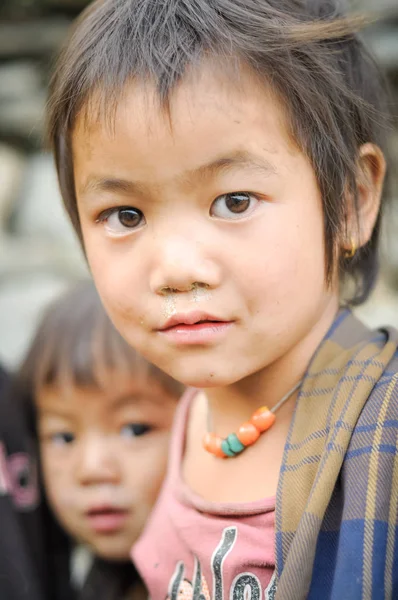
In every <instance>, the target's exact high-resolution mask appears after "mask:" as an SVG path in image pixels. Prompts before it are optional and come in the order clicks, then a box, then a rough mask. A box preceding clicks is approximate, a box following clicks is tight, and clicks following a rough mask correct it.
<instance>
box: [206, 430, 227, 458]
mask: <svg viewBox="0 0 398 600" xmlns="http://www.w3.org/2000/svg"><path fill="white" fill-rule="evenodd" d="M222 441H223V440H222V438H220V437H219V436H218V435H216V434H215V433H206V435H205V436H204V438H203V447H204V449H205V450H207V452H210V454H214V456H218V458H225V456H226V455H225V453H224V452H223V450H222V448H221V444H222Z"/></svg>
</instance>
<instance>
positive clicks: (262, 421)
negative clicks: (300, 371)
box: [203, 380, 302, 458]
mask: <svg viewBox="0 0 398 600" xmlns="http://www.w3.org/2000/svg"><path fill="white" fill-rule="evenodd" d="M301 383H302V380H301V381H299V382H298V383H297V384H296V385H295V386H294V387H293V388H292V389H291V390H290V391H289V392H288V393H287V394H286V395H285V396H283V398H282V399H281V400H280V401H279V402H278V403H277V404H275V406H273V407H272V408H271V410H270V409H269V408H268V407H267V406H262V407H261V408H259V409H258V410H256V411H255V412H254V413H253V414H252V416H251V418H250V419H249V421H246V422H245V423H242V425H241V426H240V427H239V429H238V431H237V433H230V434H229V435H228V436H227V437H226V438H222V437H220V436H218V435H216V434H215V433H211V432H208V433H206V434H205V435H204V437H203V447H204V449H205V450H207V452H210V454H214V456H217V457H218V458H233V457H234V456H238V455H239V454H241V453H242V452H243V451H244V450H246V448H247V447H248V446H252V445H253V444H254V443H255V442H257V440H258V438H259V437H260V435H261V434H262V433H264V432H265V431H267V430H268V429H270V428H271V427H272V425H273V424H274V423H275V420H276V417H275V413H276V412H277V411H278V410H279V409H280V408H281V407H282V406H283V405H284V404H285V402H287V401H288V400H289V398H290V397H291V396H292V395H293V394H294V392H295V391H297V390H298V388H299V387H300V385H301ZM208 429H210V427H208Z"/></svg>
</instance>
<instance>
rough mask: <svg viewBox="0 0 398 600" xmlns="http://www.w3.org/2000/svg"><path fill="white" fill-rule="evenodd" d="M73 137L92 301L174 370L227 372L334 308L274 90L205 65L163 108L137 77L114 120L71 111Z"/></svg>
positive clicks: (311, 186)
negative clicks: (98, 299)
mask: <svg viewBox="0 0 398 600" xmlns="http://www.w3.org/2000/svg"><path fill="white" fill-rule="evenodd" d="M73 148H74V165H75V182H76V191H77V201H78V208H79V214H80V220H81V227H82V232H83V237H84V244H85V248H86V252H87V256H88V260H89V263H90V266H91V270H92V273H93V276H94V279H95V282H96V285H97V287H98V289H99V292H100V294H101V296H102V299H103V301H104V304H105V306H106V308H107V310H108V312H109V314H110V316H111V318H112V319H113V321H114V323H115V325H116V326H117V328H118V329H119V330H120V332H121V333H122V334H123V336H124V337H125V338H126V339H127V340H128V341H129V342H130V343H131V344H132V345H134V346H135V347H136V348H137V349H138V350H139V351H140V352H142V353H143V354H144V355H146V356H147V357H148V358H149V359H150V360H151V361H153V362H154V363H155V364H157V365H158V366H159V367H160V368H162V369H163V370H165V371H166V372H168V373H169V374H171V375H172V376H173V377H175V378H176V379H178V380H180V381H182V382H183V383H185V384H191V385H196V386H198V387H206V386H218V385H228V384H232V383H234V382H237V381H239V380H241V379H243V378H245V377H247V376H248V375H251V374H253V373H256V372H258V371H261V370H262V369H264V368H266V367H267V366H269V365H271V364H275V363H277V362H278V361H279V360H281V359H283V358H284V357H285V358H286V356H288V355H289V353H291V352H292V351H293V350H294V348H297V347H298V346H299V345H300V344H302V345H303V346H304V347H307V348H308V347H310V346H311V343H310V341H309V338H311V336H314V331H315V330H316V328H317V327H319V325H318V324H319V323H321V324H322V323H323V325H320V327H324V325H325V321H327V320H328V319H329V320H331V319H330V315H331V318H333V314H334V312H335V310H336V309H337V304H338V301H337V297H338V294H337V283H334V285H333V286H332V287H331V288H328V287H327V286H326V284H325V254H324V237H323V231H324V219H323V212H322V204H321V197H320V192H319V189H318V185H317V181H316V178H315V174H314V171H313V168H312V166H311V164H310V163H309V161H308V159H307V158H306V156H305V155H304V154H303V153H302V152H301V151H300V150H299V149H298V148H297V147H296V146H295V145H294V143H293V141H292V140H291V138H290V137H289V134H288V131H287V127H286V124H285V118H284V113H283V108H282V105H281V103H280V102H279V101H278V100H277V99H276V97H275V96H274V95H273V94H271V92H269V91H267V90H266V89H264V88H263V87H260V85H259V84H258V83H256V82H255V81H254V79H253V78H251V77H250V76H249V75H244V76H242V79H241V81H240V83H239V87H238V86H236V87H233V86H232V85H231V84H230V83H228V82H226V81H223V80H222V79H221V78H220V77H219V78H217V77H216V76H214V75H211V74H210V73H208V72H207V71H206V70H204V71H203V72H202V73H201V74H200V76H199V75H198V74H197V75H196V78H195V79H194V77H192V80H186V81H185V82H183V83H182V84H181V86H180V87H179V88H178V89H177V90H176V92H175V93H174V95H173V97H172V102H171V120H170V119H169V118H168V116H167V115H166V114H165V113H164V112H162V111H161V110H160V109H159V105H158V103H157V99H156V97H155V95H154V93H152V92H151V90H150V89H148V88H147V89H144V88H143V87H140V86H139V85H138V84H136V85H134V84H131V87H129V88H127V89H126V90H125V94H124V96H123V98H122V100H121V101H120V104H119V106H118V109H117V114H116V121H115V126H114V128H113V129H111V128H109V127H108V128H107V127H106V126H103V124H101V123H100V122H96V123H91V124H90V125H89V126H87V123H83V120H82V121H81V122H79V121H78V123H77V126H76V129H75V132H74V135H73ZM325 315H326V316H325ZM170 318H171V319H174V321H173V320H172V321H170ZM198 321H207V323H206V322H205V323H201V324H196V325H192V323H197V322H198ZM209 321H217V323H214V322H213V323H209ZM173 325H175V326H174V327H169V326H173ZM165 328H166V329H165ZM323 333H324V331H323ZM315 337H316V336H315ZM321 337H322V336H321ZM319 340H320V338H319V339H318V340H317V342H318V341H319ZM313 349H314V348H312V351H313Z"/></svg>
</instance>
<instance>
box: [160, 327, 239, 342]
mask: <svg viewBox="0 0 398 600" xmlns="http://www.w3.org/2000/svg"><path fill="white" fill-rule="evenodd" d="M232 325H233V321H199V322H197V323H192V324H187V323H178V324H176V325H173V326H171V327H168V328H167V329H162V330H160V331H159V333H160V334H161V335H163V336H165V337H166V338H167V339H168V340H169V341H171V342H173V343H174V344H177V345H184V346H187V345H203V344H210V343H212V342H214V341H217V339H219V338H220V337H221V336H222V335H223V334H225V333H226V331H227V330H228V329H229V328H230V327H232Z"/></svg>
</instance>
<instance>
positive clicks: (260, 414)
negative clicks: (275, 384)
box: [250, 406, 276, 433]
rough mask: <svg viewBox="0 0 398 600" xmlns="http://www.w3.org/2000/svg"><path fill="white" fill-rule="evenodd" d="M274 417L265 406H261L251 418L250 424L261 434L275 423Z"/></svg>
mask: <svg viewBox="0 0 398 600" xmlns="http://www.w3.org/2000/svg"><path fill="white" fill-rule="evenodd" d="M275 419H276V417H275V415H274V413H272V412H271V411H270V410H269V408H268V407H267V406H262V407H261V408H259V409H258V410H256V412H255V413H254V415H253V416H252V418H251V419H250V422H251V423H253V425H255V427H257V429H258V430H259V431H261V433H263V432H264V431H267V429H269V428H270V427H272V425H273V424H274V423H275Z"/></svg>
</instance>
